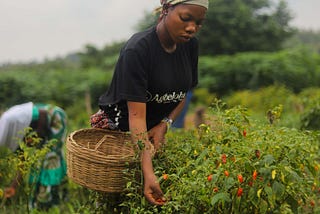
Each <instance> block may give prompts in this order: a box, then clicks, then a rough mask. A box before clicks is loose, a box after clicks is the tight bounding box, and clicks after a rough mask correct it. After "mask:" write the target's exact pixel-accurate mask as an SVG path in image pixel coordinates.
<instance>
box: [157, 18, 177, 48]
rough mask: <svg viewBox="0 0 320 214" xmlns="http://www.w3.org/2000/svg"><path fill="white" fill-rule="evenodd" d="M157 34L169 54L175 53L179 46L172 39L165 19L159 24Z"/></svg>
mask: <svg viewBox="0 0 320 214" xmlns="http://www.w3.org/2000/svg"><path fill="white" fill-rule="evenodd" d="M156 32H157V35H158V38H159V41H160V44H161V46H162V48H163V49H164V50H165V51H166V52H168V53H172V52H174V51H175V50H176V48H177V44H176V43H175V42H174V41H173V40H172V39H171V37H170V34H169V32H168V30H167V27H166V25H165V22H164V19H162V20H161V21H160V22H159V23H158V25H157V27H156Z"/></svg>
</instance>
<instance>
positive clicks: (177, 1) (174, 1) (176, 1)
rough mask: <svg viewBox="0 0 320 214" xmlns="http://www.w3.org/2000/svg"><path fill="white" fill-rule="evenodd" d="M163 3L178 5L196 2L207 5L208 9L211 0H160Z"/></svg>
mask: <svg viewBox="0 0 320 214" xmlns="http://www.w3.org/2000/svg"><path fill="white" fill-rule="evenodd" d="M160 3H161V5H162V6H163V5H166V4H167V5H168V4H169V5H171V6H172V5H176V4H180V3H183V4H194V5H199V6H202V7H205V8H207V9H208V7H209V1H208V0H160Z"/></svg>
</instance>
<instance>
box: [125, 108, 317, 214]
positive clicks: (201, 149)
mask: <svg viewBox="0 0 320 214" xmlns="http://www.w3.org/2000/svg"><path fill="white" fill-rule="evenodd" d="M270 113H271V114H273V116H274V117H275V118H279V116H280V115H279V112H278V108H275V109H272V110H270ZM212 114H213V116H211V117H210V119H211V120H209V121H211V122H212V123H211V124H207V125H202V126H201V127H200V129H199V130H194V131H188V132H183V131H182V132H172V133H170V134H169V135H168V139H167V145H166V148H165V151H166V152H165V153H161V154H160V156H159V158H158V159H156V160H155V164H154V165H155V171H156V174H157V175H158V176H159V182H160V183H161V186H162V188H163V191H164V192H165V195H166V197H167V198H168V199H169V200H168V202H167V203H166V205H164V206H162V207H161V208H156V207H154V206H151V205H149V204H148V203H147V202H146V201H144V200H145V199H144V198H143V197H141V195H140V194H138V193H137V192H134V191H132V192H130V193H128V194H127V200H125V201H126V202H125V203H124V204H123V205H124V206H126V207H127V208H128V209H130V211H131V212H132V213H140V212H143V213H303V212H312V211H314V212H316V211H319V201H318V200H317V199H318V198H319V196H320V195H319V194H320V193H319V182H320V180H319V178H320V176H319V175H320V174H319V166H320V165H319V154H318V151H319V141H318V138H317V136H316V134H315V133H312V132H304V131H299V130H297V129H289V128H284V127H279V126H278V125H277V122H276V120H275V121H274V123H273V124H269V123H261V122H257V121H252V120H249V118H248V115H247V112H246V109H244V108H241V107H237V108H232V109H225V110H223V108H222V107H221V105H219V104H217V105H216V106H214V108H212ZM271 116H272V115H271Z"/></svg>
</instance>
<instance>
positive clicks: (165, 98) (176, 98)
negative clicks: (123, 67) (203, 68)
mask: <svg viewBox="0 0 320 214" xmlns="http://www.w3.org/2000/svg"><path fill="white" fill-rule="evenodd" d="M185 96H186V93H185V92H182V91H180V92H179V93H176V92H172V93H171V94H170V93H165V94H164V95H162V96H160V95H159V94H155V95H152V94H151V93H150V92H148V97H147V102H153V101H155V102H157V103H172V102H174V103H176V102H180V101H181V100H183V99H184V97H185Z"/></svg>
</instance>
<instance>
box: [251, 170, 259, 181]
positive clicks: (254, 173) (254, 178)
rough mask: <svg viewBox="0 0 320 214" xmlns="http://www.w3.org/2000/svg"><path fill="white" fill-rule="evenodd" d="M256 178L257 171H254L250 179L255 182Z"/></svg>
mask: <svg viewBox="0 0 320 214" xmlns="http://www.w3.org/2000/svg"><path fill="white" fill-rule="evenodd" d="M257 176H258V172H257V170H254V171H253V173H252V179H253V180H256V179H257Z"/></svg>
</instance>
